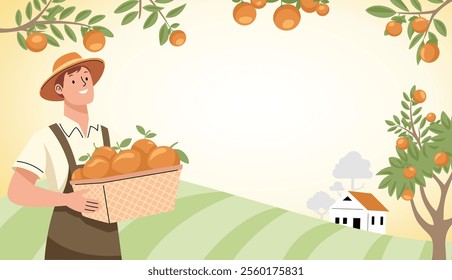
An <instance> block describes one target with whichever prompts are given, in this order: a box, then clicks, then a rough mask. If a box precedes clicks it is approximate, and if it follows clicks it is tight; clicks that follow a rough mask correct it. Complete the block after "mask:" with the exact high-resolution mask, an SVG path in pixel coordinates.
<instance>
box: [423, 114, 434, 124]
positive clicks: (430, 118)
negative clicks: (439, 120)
mask: <svg viewBox="0 0 452 280" xmlns="http://www.w3.org/2000/svg"><path fill="white" fill-rule="evenodd" d="M425 118H426V119H427V121H428V122H434V121H435V120H436V115H435V113H428V114H427V117H425Z"/></svg>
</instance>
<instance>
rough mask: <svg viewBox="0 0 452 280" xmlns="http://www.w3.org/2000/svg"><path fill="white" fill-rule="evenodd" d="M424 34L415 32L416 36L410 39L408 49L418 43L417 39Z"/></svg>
mask: <svg viewBox="0 0 452 280" xmlns="http://www.w3.org/2000/svg"><path fill="white" fill-rule="evenodd" d="M423 36H424V34H422V33H420V34H417V35H416V36H414V38H413V40H411V43H410V47H409V48H410V49H411V48H413V47H414V46H415V45H416V44H417V43H419V41H420V40H421V39H422V37H423Z"/></svg>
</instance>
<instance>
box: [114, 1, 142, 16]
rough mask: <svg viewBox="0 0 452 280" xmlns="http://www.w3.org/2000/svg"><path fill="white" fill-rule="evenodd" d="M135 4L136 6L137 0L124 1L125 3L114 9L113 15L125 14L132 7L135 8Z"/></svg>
mask: <svg viewBox="0 0 452 280" xmlns="http://www.w3.org/2000/svg"><path fill="white" fill-rule="evenodd" d="M137 4H138V1H137V0H129V1H126V2H124V3H122V4H121V5H119V6H118V8H116V10H115V12H114V13H115V14H120V13H124V12H127V11H128V10H130V9H132V8H133V7H135V6H136V5H137Z"/></svg>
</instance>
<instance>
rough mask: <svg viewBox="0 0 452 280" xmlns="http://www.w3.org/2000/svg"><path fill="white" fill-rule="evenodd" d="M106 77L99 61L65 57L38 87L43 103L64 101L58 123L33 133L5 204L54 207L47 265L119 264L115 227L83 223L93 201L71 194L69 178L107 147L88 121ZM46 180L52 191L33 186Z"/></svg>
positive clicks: (102, 133) (103, 131) (104, 133)
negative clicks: (87, 261) (80, 262)
mask: <svg viewBox="0 0 452 280" xmlns="http://www.w3.org/2000/svg"><path fill="white" fill-rule="evenodd" d="M103 71H104V61H103V60H102V59H99V58H90V59H83V58H82V57H81V56H80V55H79V54H77V53H68V54H66V55H63V56H62V57H60V58H59V59H57V60H56V62H55V63H54V65H53V73H52V75H51V76H50V78H48V79H47V81H45V82H44V84H43V85H42V87H41V91H40V94H41V97H42V98H44V99H46V100H49V101H63V104H64V116H63V117H62V119H61V120H60V122H58V123H55V124H52V125H50V126H49V127H46V128H44V129H42V130H40V131H38V132H36V133H35V134H34V135H33V137H32V138H31V139H30V141H29V142H28V144H27V145H26V146H25V148H24V149H23V151H22V152H21V154H20V155H19V157H18V159H17V161H16V162H15V163H14V164H13V169H14V174H13V176H12V179H11V183H10V186H9V189H8V197H9V199H10V200H11V201H12V202H14V203H16V204H19V205H23V206H34V207H42V206H44V207H54V210H53V214H52V218H51V221H50V225H49V231H48V235H47V243H46V250H45V259H66V260H70V259H104V260H107V259H121V250H120V244H119V235H118V226H117V224H116V223H113V224H108V223H103V222H99V221H96V220H92V219H89V218H85V217H83V216H82V212H85V211H91V212H92V211H96V209H97V205H98V204H97V203H98V202H97V201H95V200H93V199H90V198H89V197H85V193H86V191H77V192H74V191H73V189H72V186H71V185H70V183H69V181H70V176H71V174H72V172H73V171H74V170H75V169H77V168H78V167H80V166H79V165H80V162H78V160H77V159H78V158H79V157H80V156H81V155H84V154H86V153H87V152H91V151H92V150H93V143H94V144H95V145H96V146H97V147H100V146H110V136H109V133H108V130H107V128H105V127H104V126H101V125H99V124H96V123H93V122H92V121H91V119H90V118H89V114H88V107H87V106H88V104H90V103H91V102H92V101H93V98H94V85H95V84H96V83H97V82H98V81H99V79H100V77H101V76H102V73H103ZM44 176H45V177H46V178H47V181H48V184H49V186H50V188H51V189H50V190H47V189H43V188H40V187H37V186H35V182H36V180H38V179H39V178H42V177H44Z"/></svg>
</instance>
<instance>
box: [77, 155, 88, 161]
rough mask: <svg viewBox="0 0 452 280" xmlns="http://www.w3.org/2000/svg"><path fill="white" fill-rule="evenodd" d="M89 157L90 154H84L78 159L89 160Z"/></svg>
mask: <svg viewBox="0 0 452 280" xmlns="http://www.w3.org/2000/svg"><path fill="white" fill-rule="evenodd" d="M88 159H89V156H88V155H83V156H81V157H80V158H79V159H78V160H79V161H87V160H88Z"/></svg>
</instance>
